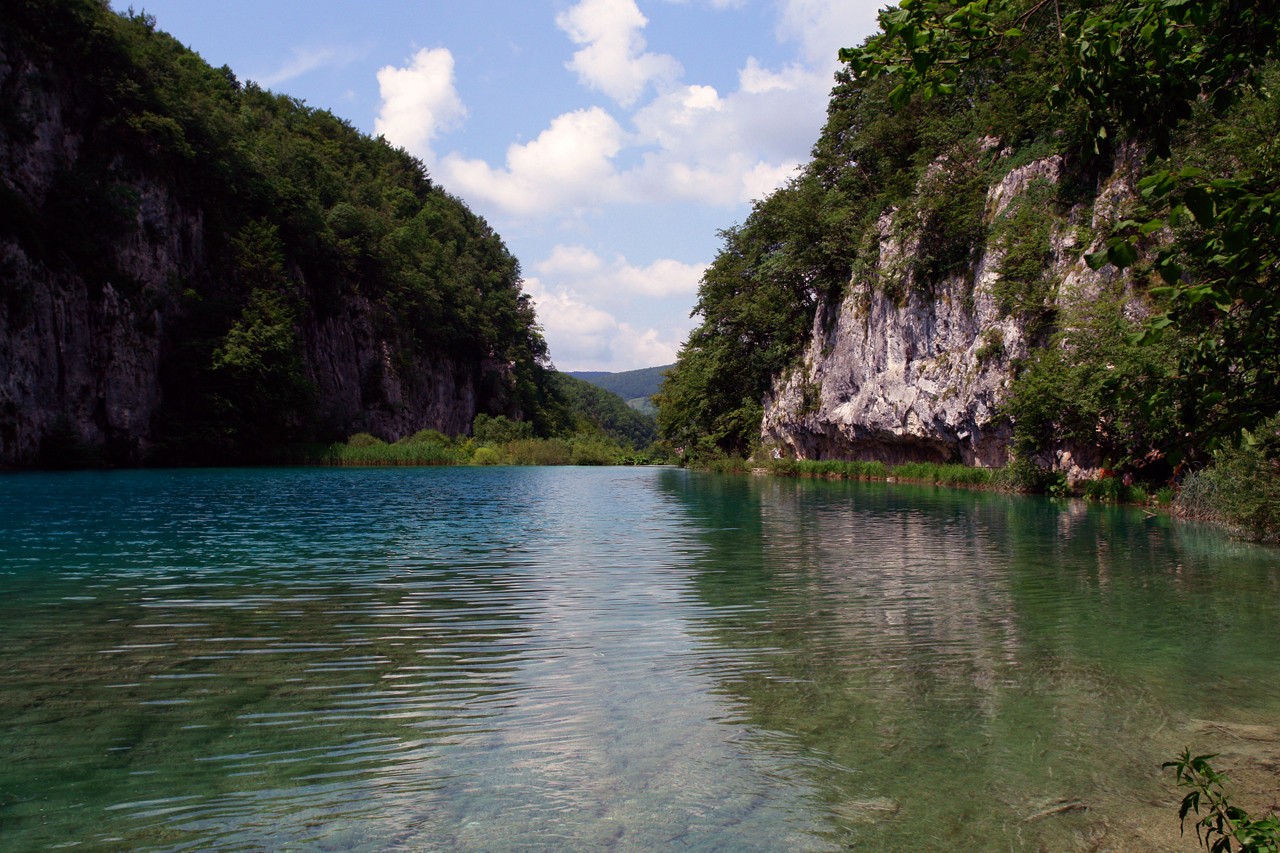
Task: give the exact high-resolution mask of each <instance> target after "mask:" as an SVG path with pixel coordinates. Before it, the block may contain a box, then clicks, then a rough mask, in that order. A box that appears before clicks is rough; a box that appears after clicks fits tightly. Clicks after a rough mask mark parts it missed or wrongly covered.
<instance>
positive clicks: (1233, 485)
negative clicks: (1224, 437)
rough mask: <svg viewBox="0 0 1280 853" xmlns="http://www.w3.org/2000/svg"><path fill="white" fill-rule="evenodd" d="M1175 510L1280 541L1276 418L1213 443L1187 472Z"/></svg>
mask: <svg viewBox="0 0 1280 853" xmlns="http://www.w3.org/2000/svg"><path fill="white" fill-rule="evenodd" d="M1177 510H1178V512H1179V514H1181V515H1185V516H1189V517H1192V518H1203V519H1207V520H1212V521H1217V522H1221V523H1224V524H1227V525H1230V526H1231V527H1233V528H1235V529H1236V530H1238V531H1240V532H1241V533H1243V534H1244V535H1246V536H1248V537H1249V538H1253V539H1259V540H1264V541H1280V419H1276V418H1273V419H1272V420H1271V421H1269V422H1267V423H1265V424H1263V425H1262V426H1261V428H1260V429H1258V430H1257V431H1256V432H1251V431H1245V432H1244V433H1243V434H1242V436H1241V438H1240V440H1239V442H1238V443H1236V444H1234V445H1227V446H1224V447H1222V448H1220V449H1218V450H1217V451H1216V452H1215V453H1214V455H1213V457H1212V461H1211V463H1210V464H1209V466H1208V467H1206V468H1204V469H1202V470H1200V471H1196V472H1194V473H1192V474H1191V475H1190V476H1188V477H1187V479H1186V480H1185V482H1184V483H1183V484H1182V490H1181V492H1180V493H1179V495H1178V499H1177Z"/></svg>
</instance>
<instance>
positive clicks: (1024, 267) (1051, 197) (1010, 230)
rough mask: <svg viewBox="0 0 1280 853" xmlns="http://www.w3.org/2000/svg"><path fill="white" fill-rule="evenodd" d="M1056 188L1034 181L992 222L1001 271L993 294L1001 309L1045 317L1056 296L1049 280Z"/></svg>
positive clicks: (1047, 183)
mask: <svg viewBox="0 0 1280 853" xmlns="http://www.w3.org/2000/svg"><path fill="white" fill-rule="evenodd" d="M1056 195H1057V188H1056V187H1054V186H1053V185H1052V184H1050V183H1049V182H1048V181H1045V180H1036V181H1033V182H1031V184H1029V185H1028V186H1027V188H1026V190H1024V191H1023V192H1022V193H1021V194H1019V195H1018V196H1017V197H1016V198H1015V199H1013V201H1011V202H1010V203H1009V205H1008V207H1006V208H1005V210H1004V211H1003V212H1002V213H1001V215H1000V216H999V217H998V218H997V219H996V221H995V223H994V224H993V226H992V238H993V243H994V244H995V246H996V248H997V249H998V250H999V251H1000V252H1001V253H1002V255H1001V257H1000V269H999V272H1000V275H999V278H997V279H996V282H995V284H994V285H993V287H992V295H993V296H994V297H995V299H996V302H997V304H998V305H999V307H1000V311H1001V313H1004V314H1020V315H1024V316H1030V317H1042V316H1043V315H1044V314H1045V313H1046V312H1047V311H1048V310H1049V306H1050V305H1051V303H1052V300H1053V295H1054V294H1053V288H1052V282H1050V281H1049V280H1048V274H1047V271H1048V267H1049V262H1050V261H1051V260H1052V257H1053V256H1052V249H1051V246H1050V238H1051V237H1052V236H1053V229H1054V226H1055V224H1056V223H1057V217H1056V216H1055V215H1054V210H1053V207H1054V203H1055V200H1056Z"/></svg>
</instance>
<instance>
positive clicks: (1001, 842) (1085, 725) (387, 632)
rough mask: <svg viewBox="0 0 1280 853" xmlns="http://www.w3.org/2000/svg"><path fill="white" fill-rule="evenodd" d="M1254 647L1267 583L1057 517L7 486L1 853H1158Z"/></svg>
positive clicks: (595, 484) (1254, 718) (476, 496)
mask: <svg viewBox="0 0 1280 853" xmlns="http://www.w3.org/2000/svg"><path fill="white" fill-rule="evenodd" d="M1278 626H1280V552H1277V551H1276V550H1275V549H1265V548H1259V547H1253V546H1248V545H1243V544H1239V543H1233V542H1231V541H1229V540H1227V539H1225V538H1223V537H1222V536H1221V535H1219V534H1218V533H1216V532H1215V531H1211V530H1204V529H1200V528H1196V527H1192V526H1187V525H1175V524H1173V523H1171V522H1169V521H1168V520H1167V519H1163V518H1148V517H1147V516H1145V515H1144V514H1143V513H1141V512H1139V511H1134V510H1121V509H1105V508H1099V507H1092V506H1087V505H1084V504H1081V503H1074V502H1061V503H1054V502H1050V501H1047V500H1039V499H1030V498H1015V497H1009V496H1002V495H989V494H980V493H970V492H963V491H949V490H943V489H929V488H919V487H906V486H901V485H884V484H849V483H828V482H820V481H800V482H797V481H790V480H775V479H758V478H742V477H715V476H711V475H701V474H694V473H689V472H684V471H679V470H673V469H617V468H609V469H582V468H492V469H489V468H467V469H449V468H441V469H405V470H368V469H366V470H351V469H343V470H216V471H149V472H107V473H77V474H42V475H13V476H7V477H3V478H0V758H3V763H0V849H4V850H8V851H13V850H42V849H66V848H69V847H77V849H106V850H112V849H155V850H263V849H266V850H279V849H295V850H303V849H305V850H310V849H323V850H387V849H391V850H451V849H459V850H511V849H514V850H543V849H546V850H558V849H588V850H610V849H614V850H648V849H682V850H684V849H694V850H828V849H850V848H852V849H867V850H872V849H874V850H940V851H941V850H1042V849H1044V850H1075V849H1080V850H1089V849H1117V850H1143V849H1152V850H1154V849H1187V850H1193V849H1195V845H1194V844H1193V843H1186V842H1185V841H1183V842H1181V846H1179V844H1180V842H1179V840H1178V837H1177V825H1176V823H1177V822H1176V808H1171V804H1172V803H1174V802H1176V794H1175V792H1174V791H1173V790H1172V788H1171V786H1170V784H1169V782H1170V780H1169V778H1168V777H1167V772H1165V771H1161V770H1160V768H1159V765H1160V763H1161V762H1162V761H1165V760H1167V759H1169V758H1170V757H1172V754H1173V752H1175V751H1177V750H1179V749H1180V748H1181V747H1182V745H1183V744H1191V745H1193V746H1195V747H1196V748H1202V749H1206V750H1208V751H1224V747H1225V749H1226V751H1228V752H1229V751H1230V749H1232V748H1234V747H1235V746H1238V744H1234V743H1232V742H1226V743H1225V744H1224V743H1223V741H1224V740H1226V741H1230V740H1231V733H1232V732H1239V731H1252V732H1255V733H1256V732H1258V731H1262V732H1265V731H1268V730H1267V729H1266V727H1267V726H1274V725H1275V723H1276V721H1277V720H1280V688H1278V687H1277V680H1276V675H1277V669H1278V668H1280V663H1278V662H1280V627H1278ZM1247 726H1254V727H1259V728H1255V729H1242V728H1240V727H1247ZM1278 754H1280V753H1278ZM1240 760H1241V761H1244V760H1245V759H1240ZM1245 769H1246V770H1249V769H1250V768H1245ZM1252 769H1253V770H1257V768H1252ZM1264 769H1265V767H1264ZM1264 778H1265V777H1264ZM1275 788H1277V789H1280V785H1278V786H1275Z"/></svg>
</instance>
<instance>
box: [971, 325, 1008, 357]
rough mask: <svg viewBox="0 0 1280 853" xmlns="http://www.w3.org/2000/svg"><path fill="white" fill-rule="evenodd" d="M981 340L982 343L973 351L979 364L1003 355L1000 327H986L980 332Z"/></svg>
mask: <svg viewBox="0 0 1280 853" xmlns="http://www.w3.org/2000/svg"><path fill="white" fill-rule="evenodd" d="M981 341H982V343H981V344H980V345H979V346H978V349H977V350H975V351H974V353H973V357H974V358H975V359H977V361H978V363H979V364H983V363H985V362H988V361H992V360H995V359H999V358H1001V357H1002V356H1003V355H1004V352H1005V350H1004V331H1003V330H1002V329H999V328H990V329H987V330H986V331H985V332H983V333H982V337H981Z"/></svg>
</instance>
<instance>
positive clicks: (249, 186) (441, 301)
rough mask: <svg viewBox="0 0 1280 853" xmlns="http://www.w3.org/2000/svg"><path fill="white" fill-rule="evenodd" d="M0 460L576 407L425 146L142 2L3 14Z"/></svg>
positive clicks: (227, 446) (82, 457)
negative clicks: (165, 27) (215, 54)
mask: <svg viewBox="0 0 1280 853" xmlns="http://www.w3.org/2000/svg"><path fill="white" fill-rule="evenodd" d="M0 167H2V169H0V281H2V285H3V299H0V364H2V365H3V371H0V373H2V374H3V375H2V376H0V464H9V465H23V464H32V463H40V462H43V463H46V464H83V463H84V462H85V461H87V460H90V459H96V460H99V461H106V462H114V463H138V462H145V461H152V462H154V461H161V462H183V463H190V462H229V461H255V460H259V459H263V458H271V456H272V455H273V454H275V453H276V452H277V451H278V450H279V448H280V447H282V446H284V445H286V444H289V443H294V442H300V441H315V440H331V439H336V438H345V437H346V436H348V435H351V434H353V433H356V432H362V431H367V432H370V433H373V434H376V435H378V436H379V437H380V438H381V439H385V440H396V439H399V438H402V437H405V436H410V435H413V434H414V433H416V432H418V431H420V430H422V429H434V430H439V431H441V432H443V433H448V434H451V435H452V434H457V433H463V432H466V431H468V430H469V429H470V426H471V424H472V421H473V419H474V417H475V416H476V414H477V413H480V414H488V415H494V416H497V415H502V416H505V417H509V418H511V419H515V420H521V421H524V422H527V423H529V424H530V428H531V429H532V430H533V432H534V433H536V434H539V435H551V434H552V433H555V432H556V431H558V430H564V429H566V428H568V427H570V426H571V422H572V419H573V417H574V415H573V413H572V411H571V410H570V408H571V407H570V404H569V401H568V400H566V399H565V397H564V395H563V394H561V393H560V392H559V391H558V388H559V384H558V382H557V380H555V379H554V377H553V375H552V373H553V372H552V371H551V369H550V365H549V362H548V358H547V350H546V345H545V342H544V341H543V339H542V336H541V334H540V331H539V329H538V326H537V324H536V318H535V316H534V312H533V307H532V304H531V303H530V300H529V298H528V296H527V295H525V294H524V293H523V292H522V284H521V277H520V268H519V264H518V263H517V261H516V259H515V258H514V257H513V256H512V255H511V253H510V252H509V251H508V250H507V248H506V247H505V246H504V245H503V242H502V240H501V239H500V238H499V236H498V235H497V234H495V233H494V232H493V230H492V229H491V228H490V227H489V226H488V225H487V224H486V223H485V222H484V221H483V220H482V219H481V218H479V217H478V216H476V215H475V214H473V213H472V212H471V211H469V210H468V209H467V208H466V207H465V205H463V204H462V203H461V202H460V201H459V200H458V199H456V198H454V197H452V196H450V195H449V194H448V193H447V192H445V191H444V190H443V189H441V188H440V187H439V186H437V185H435V184H434V183H433V182H432V180H431V179H430V177H429V176H428V175H427V173H426V171H425V169H424V167H423V165H422V163H420V162H418V161H417V160H415V159H414V158H412V157H411V156H409V155H408V154H406V153H405V152H404V151H402V150H398V149H395V148H393V147H392V146H390V145H389V144H387V143H386V142H385V141H384V140H382V139H380V138H379V139H373V138H369V137H368V136H365V135H363V134H361V133H359V132H357V131H356V130H355V129H354V128H353V127H352V126H351V125H350V124H349V123H348V122H347V121H345V120H343V119H341V118H339V117H337V116H335V115H333V114H331V113H329V112H327V111H324V110H316V109H312V108H309V107H307V106H306V105H305V104H304V103H302V102H300V101H298V100H296V99H294V98H290V97H288V96H286V95H281V94H276V93H273V92H270V91H267V90H265V89H262V88H260V87H259V86H257V85H254V84H252V83H242V82H241V81H239V80H237V79H236V77H235V75H234V74H233V73H232V72H231V71H230V69H228V68H226V67H223V68H213V67H210V66H209V65H208V64H207V63H205V62H204V61H202V60H201V59H200V58H199V57H198V56H197V55H195V54H194V53H192V52H191V51H189V50H188V49H186V48H184V47H183V46H182V45H181V44H179V43H178V42H177V41H175V40H174V39H173V38H171V37H170V36H168V35H166V34H165V33H163V32H161V31H160V30H158V29H157V28H156V23H155V21H154V20H153V19H152V18H151V17H149V16H147V15H145V14H134V13H133V12H132V11H131V12H130V13H129V14H126V15H117V14H114V13H112V12H111V11H110V10H109V8H108V7H107V5H106V3H105V2H103V0H15V2H13V3H9V4H6V7H5V11H4V12H3V14H0Z"/></svg>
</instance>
